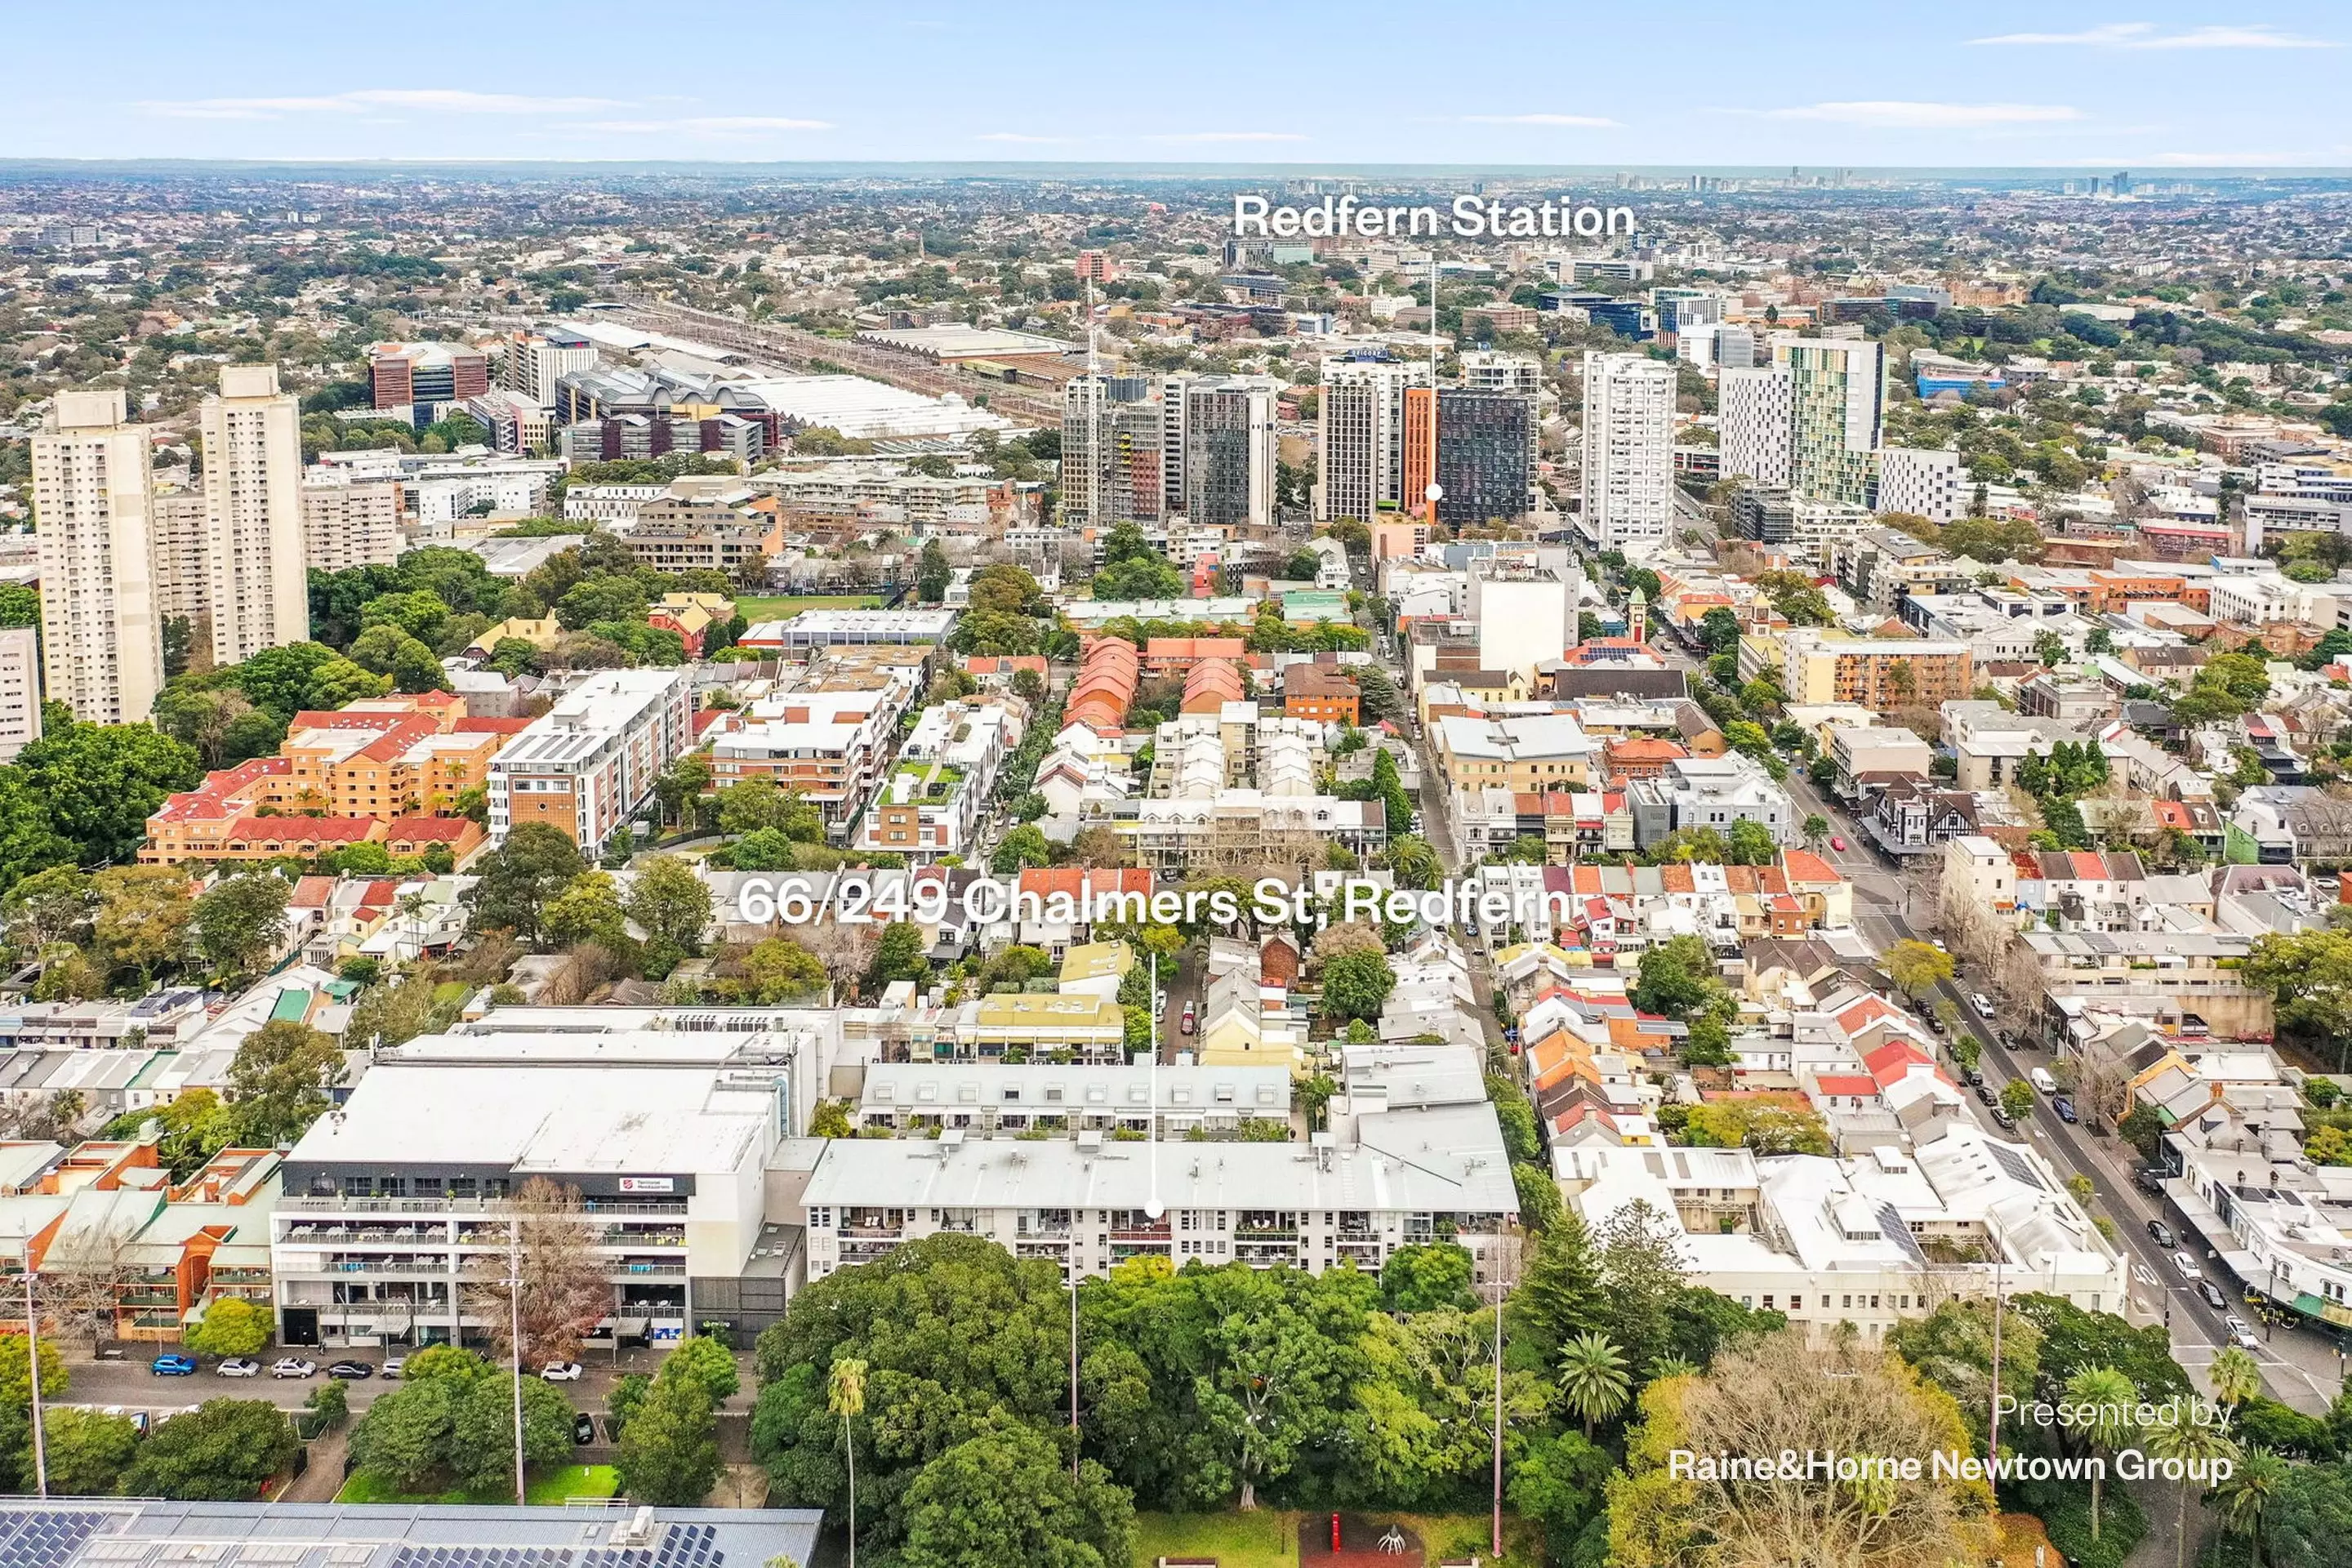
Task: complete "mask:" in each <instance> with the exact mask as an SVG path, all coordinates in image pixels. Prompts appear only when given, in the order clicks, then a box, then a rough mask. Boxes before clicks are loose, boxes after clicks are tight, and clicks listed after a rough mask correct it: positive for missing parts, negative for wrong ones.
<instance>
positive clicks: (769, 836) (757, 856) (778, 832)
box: [727, 827, 799, 871]
mask: <svg viewBox="0 0 2352 1568" xmlns="http://www.w3.org/2000/svg"><path fill="white" fill-rule="evenodd" d="M727 858H728V859H729V860H730V862H731V863H732V864H733V865H734V868H735V869H737V870H738V871H789V870H791V869H792V868H793V864H794V862H795V861H796V860H797V859H798V858H799V857H798V854H797V852H796V851H795V850H794V849H793V841H792V840H791V839H789V838H787V837H784V834H783V830H782V828H777V827H755V828H753V829H752V830H751V832H749V833H746V834H745V835H743V837H740V838H738V839H737V840H736V841H735V842H734V843H732V844H730V845H729V846H728V847H727Z"/></svg>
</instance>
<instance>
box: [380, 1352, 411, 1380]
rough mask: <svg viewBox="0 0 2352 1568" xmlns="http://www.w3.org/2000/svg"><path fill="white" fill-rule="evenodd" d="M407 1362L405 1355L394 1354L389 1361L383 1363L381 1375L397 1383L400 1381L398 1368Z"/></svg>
mask: <svg viewBox="0 0 2352 1568" xmlns="http://www.w3.org/2000/svg"><path fill="white" fill-rule="evenodd" d="M407 1364H408V1362H407V1359H406V1358H405V1357H403V1356H394V1357H393V1358H392V1359H391V1360H390V1361H388V1362H385V1363H383V1375H384V1376H385V1378H387V1379H388V1380H390V1381H392V1382H394V1383H397V1382H399V1381H400V1369H401V1368H402V1367H404V1366H406V1365H407Z"/></svg>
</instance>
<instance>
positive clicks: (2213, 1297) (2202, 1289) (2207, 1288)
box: [2175, 1254, 2230, 1312]
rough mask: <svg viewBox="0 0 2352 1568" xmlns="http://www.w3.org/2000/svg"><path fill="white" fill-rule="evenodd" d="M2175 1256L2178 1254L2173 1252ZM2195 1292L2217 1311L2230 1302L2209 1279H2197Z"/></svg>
mask: <svg viewBox="0 0 2352 1568" xmlns="http://www.w3.org/2000/svg"><path fill="white" fill-rule="evenodd" d="M2175 1256H2176V1257H2177V1256H2178V1254H2175ZM2197 1293H2198V1294H2199V1295H2200V1296H2202V1297H2204V1298H2205V1304H2206V1305H2207V1306H2209V1307H2210V1308H2212V1309H2213V1310H2215V1311H2217V1312H2218V1311H2220V1310H2221V1309H2222V1308H2224V1307H2226V1306H2228V1305H2229V1304H2230V1302H2229V1299H2228V1298H2227V1297H2225V1296H2223V1295H2222V1294H2221V1290H2220V1289H2218V1288H2217V1287H2216V1286H2215V1285H2214V1283H2213V1281H2211V1280H2210V1279H2200V1280H2199V1281H2197Z"/></svg>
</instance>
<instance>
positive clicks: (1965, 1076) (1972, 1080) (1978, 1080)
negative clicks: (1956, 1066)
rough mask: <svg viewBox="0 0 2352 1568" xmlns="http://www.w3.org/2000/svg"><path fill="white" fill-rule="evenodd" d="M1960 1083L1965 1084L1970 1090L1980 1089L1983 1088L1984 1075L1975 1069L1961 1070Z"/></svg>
mask: <svg viewBox="0 0 2352 1568" xmlns="http://www.w3.org/2000/svg"><path fill="white" fill-rule="evenodd" d="M1960 1081H1961V1082H1962V1083H1964V1084H1967V1085H1968V1086H1969V1088H1970V1089H1982V1088H1983V1087H1984V1074H1983V1073H1982V1072H1980V1071H1979V1070H1978V1069H1977V1068H1961V1069H1960Z"/></svg>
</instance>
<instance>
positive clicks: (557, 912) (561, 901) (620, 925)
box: [540, 871, 629, 950]
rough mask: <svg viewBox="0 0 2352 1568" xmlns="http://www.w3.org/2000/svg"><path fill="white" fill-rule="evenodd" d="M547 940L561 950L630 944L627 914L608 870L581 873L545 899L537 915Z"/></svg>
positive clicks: (613, 947)
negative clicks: (589, 945)
mask: <svg viewBox="0 0 2352 1568" xmlns="http://www.w3.org/2000/svg"><path fill="white" fill-rule="evenodd" d="M540 926H541V931H543V932H544V933H545V935H546V937H547V940H548V941H549V942H552V943H554V944H556V945H557V946H560V947H577V946H579V945H580V944H581V943H583V942H593V943H595V944H596V945H597V946H599V947H604V948H612V949H616V950H617V949H619V948H621V947H623V946H625V945H626V944H627V942H628V941H629V931H628V913H627V911H626V910H624V909H622V907H621V889H620V884H619V883H617V882H615V881H614V879H613V877H612V874H611V873H610V872H607V871H583V872H581V873H580V875H578V876H577V877H574V878H572V881H571V884H570V885H569V886H567V887H566V888H565V889H563V890H562V892H560V893H558V894H556V895H555V897H553V898H551V899H550V900H547V907H546V908H545V909H544V910H541V913H540Z"/></svg>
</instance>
